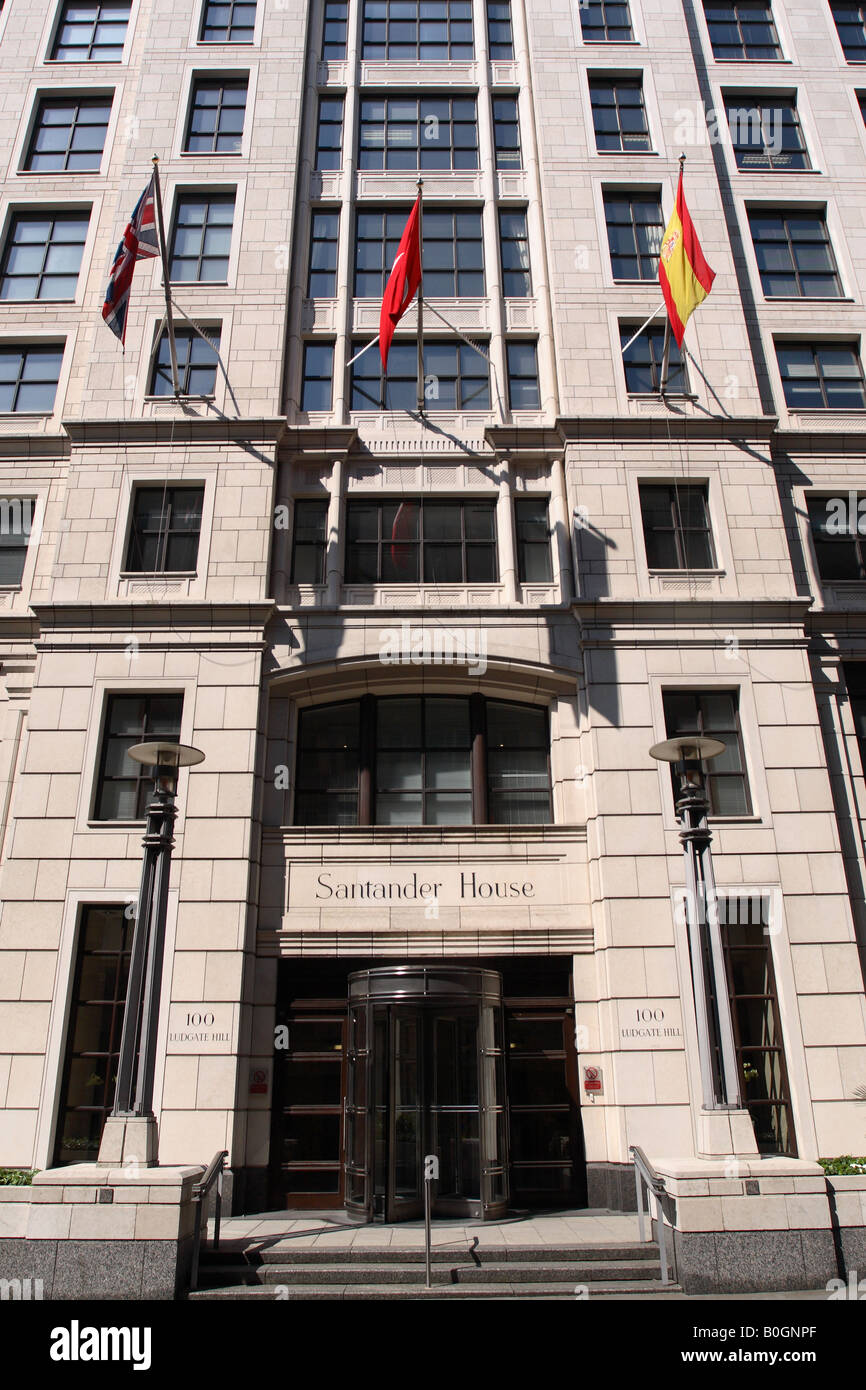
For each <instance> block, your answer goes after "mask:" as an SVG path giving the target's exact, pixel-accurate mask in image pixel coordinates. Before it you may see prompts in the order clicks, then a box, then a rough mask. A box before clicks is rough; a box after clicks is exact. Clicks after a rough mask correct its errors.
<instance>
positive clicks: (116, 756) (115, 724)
mask: <svg viewBox="0 0 866 1390" xmlns="http://www.w3.org/2000/svg"><path fill="white" fill-rule="evenodd" d="M182 710H183V696H182V695H165V694H163V693H162V692H161V691H159V692H156V693H154V694H150V695H109V697H108V701H107V704H106V707H105V725H104V727H103V730H102V752H101V755H100V759H99V777H98V780H97V786H96V802H95V807H94V813H93V818H94V820H144V818H145V809H146V807H147V803H148V801H149V800H150V797H151V794H152V792H153V769H152V768H149V767H145V766H143V764H142V763H137V762H134V761H133V759H132V758H130V756H129V749H130V748H132V746H133V744H136V743H148V742H150V741H151V740H152V739H168V740H170V741H171V742H174V743H176V742H177V741H178V740H179V739H180V717H181V713H182Z"/></svg>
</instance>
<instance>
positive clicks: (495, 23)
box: [487, 0, 514, 63]
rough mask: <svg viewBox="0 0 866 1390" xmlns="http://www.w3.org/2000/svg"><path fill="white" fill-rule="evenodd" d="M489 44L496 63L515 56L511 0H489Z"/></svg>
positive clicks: (491, 55)
mask: <svg viewBox="0 0 866 1390" xmlns="http://www.w3.org/2000/svg"><path fill="white" fill-rule="evenodd" d="M487 46H488V50H489V53H490V58H491V61H492V62H494V63H497V62H508V61H509V60H510V59H512V58H513V57H514V34H513V33H512V29H511V0H487Z"/></svg>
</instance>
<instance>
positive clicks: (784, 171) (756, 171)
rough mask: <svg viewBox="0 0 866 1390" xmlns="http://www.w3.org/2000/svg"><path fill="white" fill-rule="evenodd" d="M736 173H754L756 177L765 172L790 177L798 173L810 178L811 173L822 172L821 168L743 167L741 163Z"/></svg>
mask: <svg viewBox="0 0 866 1390" xmlns="http://www.w3.org/2000/svg"><path fill="white" fill-rule="evenodd" d="M737 173H738V174H747V175H748V174H756V175H757V176H758V178H763V177H764V176H765V175H766V174H781V175H783V177H785V178H791V177H792V176H795V175H797V174H799V175H800V176H801V177H802V178H811V177H812V176H813V174H823V173H824V170H823V169H744V168H743V166H742V165H741V164H738V165H737Z"/></svg>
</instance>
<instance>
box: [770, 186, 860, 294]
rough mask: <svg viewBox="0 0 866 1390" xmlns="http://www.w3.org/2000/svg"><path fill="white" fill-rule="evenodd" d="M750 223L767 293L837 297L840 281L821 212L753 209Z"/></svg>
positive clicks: (839, 292) (840, 288) (840, 285)
mask: <svg viewBox="0 0 866 1390" xmlns="http://www.w3.org/2000/svg"><path fill="white" fill-rule="evenodd" d="M749 226H750V227H751V229H752V241H753V243H754V246H755V257H756V259H757V262H758V271H759V272H760V276H761V285H762V286H763V290H764V294H766V295H782V296H785V297H787V298H791V299H794V298H799V299H839V298H840V297H841V294H842V284H841V281H840V279H839V271H838V269H837V267H836V258H835V256H834V255H833V247H832V245H831V243H830V234H829V232H828V231H827V223H826V220H825V216H824V213H823V212H781V211H780V212H775V211H773V210H771V209H766V210H765V209H763V208H753V209H752V210H751V211H750V212H749Z"/></svg>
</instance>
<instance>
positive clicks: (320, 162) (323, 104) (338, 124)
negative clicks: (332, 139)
mask: <svg viewBox="0 0 866 1390" xmlns="http://www.w3.org/2000/svg"><path fill="white" fill-rule="evenodd" d="M330 107H333V108H334V110H339V113H340V115H339V119H336V117H334V116H332V115H326V112H327V111H328V109H329V108H330ZM345 115H346V102H345V98H344V97H342V96H320V97H319V105H318V110H317V112H316V151H315V154H316V158H315V167H316V171H317V172H318V173H333V172H334V171H335V170H337V169H341V168H342V165H343V127H344V123H345ZM334 128H339V132H340V139H339V142H338V143H337V144H336V145H330V144H323V143H322V136H323V134H324V132H325V131H326V130H333V129H334ZM331 161H333V162H331Z"/></svg>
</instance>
